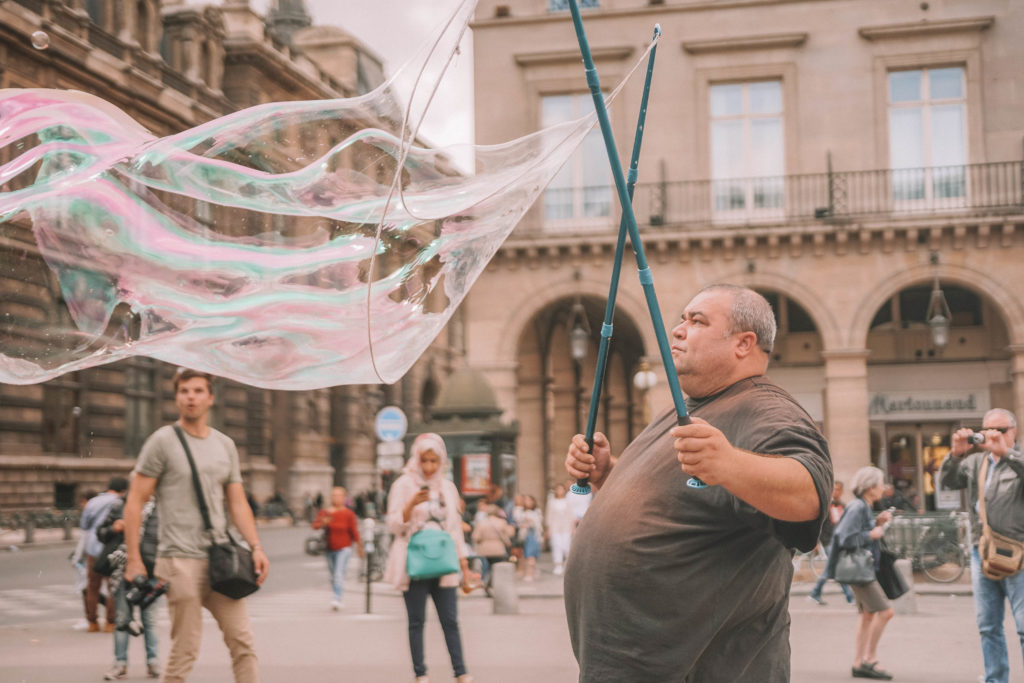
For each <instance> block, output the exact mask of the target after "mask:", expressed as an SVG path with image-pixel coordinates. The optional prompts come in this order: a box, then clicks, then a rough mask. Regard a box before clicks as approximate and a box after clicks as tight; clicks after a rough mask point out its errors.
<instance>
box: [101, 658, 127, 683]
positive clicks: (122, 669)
mask: <svg viewBox="0 0 1024 683" xmlns="http://www.w3.org/2000/svg"><path fill="white" fill-rule="evenodd" d="M122 678H128V665H127V664H121V663H120V662H114V666H112V667H110V671H108V672H107V673H105V674H103V680H105V681H117V680H120V679H122Z"/></svg>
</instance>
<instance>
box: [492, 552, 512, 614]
mask: <svg viewBox="0 0 1024 683" xmlns="http://www.w3.org/2000/svg"><path fill="white" fill-rule="evenodd" d="M491 592H492V594H493V599H494V614H519V589H518V588H517V587H516V566H515V565H514V564H512V563H511V562H496V563H495V564H494V565H493V566H492V567H491Z"/></svg>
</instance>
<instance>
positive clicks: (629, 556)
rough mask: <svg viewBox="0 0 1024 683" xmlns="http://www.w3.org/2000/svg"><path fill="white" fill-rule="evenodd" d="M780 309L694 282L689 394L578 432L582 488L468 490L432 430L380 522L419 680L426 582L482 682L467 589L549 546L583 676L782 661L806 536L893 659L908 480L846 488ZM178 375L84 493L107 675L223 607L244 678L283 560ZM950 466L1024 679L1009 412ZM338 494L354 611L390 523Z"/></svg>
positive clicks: (522, 568) (672, 673)
mask: <svg viewBox="0 0 1024 683" xmlns="http://www.w3.org/2000/svg"><path fill="white" fill-rule="evenodd" d="M775 329H776V328H775V320H774V316H773V313H772V311H771V308H770V306H769V304H768V303H767V301H766V300H765V299H764V298H763V297H761V296H760V295H759V294H757V293H756V292H753V291H752V290H749V289H746V288H742V287H736V286H732V285H711V286H708V287H705V288H704V289H703V290H701V291H700V292H698V293H697V295H696V296H695V297H694V298H693V299H692V300H691V301H690V303H689V304H688V305H687V307H686V309H685V310H684V312H683V315H682V318H681V320H680V322H679V323H678V324H677V325H676V326H675V327H674V329H673V330H672V356H673V359H674V362H675V369H676V372H677V374H678V377H679V382H680V386H681V388H682V391H683V393H684V394H685V395H686V409H687V411H688V414H687V415H685V416H683V415H680V414H678V412H677V411H678V407H674V408H673V409H670V410H667V411H665V412H664V413H663V414H661V415H658V416H655V418H654V419H653V420H652V422H651V423H650V425H649V426H648V427H647V428H646V429H645V430H644V431H643V432H642V433H641V434H640V435H639V436H638V437H637V438H636V439H634V440H633V442H632V443H630V444H628V445H627V446H626V447H625V448H623V449H622V450H621V451H616V450H613V445H612V444H611V443H610V442H609V440H608V438H607V437H606V436H605V435H604V434H601V433H596V434H594V436H593V440H592V442H591V443H588V442H587V440H586V439H584V437H583V435H576V436H575V437H573V439H572V441H571V443H570V444H569V445H568V448H567V452H566V457H565V468H566V470H565V471H566V476H567V481H566V484H559V485H557V486H555V487H554V489H553V490H552V491H551V492H550V493H549V494H548V495H547V496H545V497H544V501H543V505H541V501H540V500H538V498H537V497H536V496H534V495H532V494H528V493H523V492H511V494H512V495H506V493H505V492H504V491H503V490H502V489H501V487H500V486H492V488H491V490H490V493H489V494H488V495H487V496H484V497H482V498H480V499H478V500H473V501H470V504H469V505H467V501H466V500H464V499H463V497H462V496H461V495H460V492H459V491H458V489H457V488H456V486H455V484H454V483H453V482H452V481H450V480H449V479H448V478H446V476H445V472H446V469H447V468H446V465H447V461H448V453H447V448H446V445H445V442H444V439H443V438H442V437H441V436H440V435H438V434H433V433H426V434H421V435H419V436H418V437H417V438H416V439H415V440H414V441H413V442H412V444H411V447H410V452H409V455H408V459H407V461H406V464H405V467H404V469H403V471H402V474H401V476H399V477H398V478H397V479H396V480H395V481H394V482H393V484H392V485H391V487H390V490H389V491H388V493H387V498H386V501H387V502H386V506H385V509H386V514H385V515H384V519H383V523H384V524H385V526H386V529H387V533H388V535H389V537H390V539H391V540H390V548H389V550H388V553H387V562H386V566H385V567H384V571H383V580H384V581H385V582H386V583H388V584H389V585H391V586H393V587H394V588H396V589H397V590H399V591H400V592H401V593H402V595H403V598H404V602H405V608H406V613H407V617H408V646H409V654H410V659H411V664H412V675H413V677H414V678H415V680H416V681H417V682H418V683H427V681H428V680H429V679H428V676H429V674H428V668H427V662H426V661H425V656H424V647H423V632H424V628H425V625H426V604H427V601H428V598H429V599H430V600H431V601H432V602H433V604H434V606H435V609H436V612H437V614H438V617H439V620H440V622H441V627H442V630H443V632H444V638H445V643H446V645H447V649H448V654H449V656H450V659H451V666H452V673H453V675H454V676H455V678H456V681H458V682H459V683H469V682H470V681H472V676H471V674H470V673H469V666H468V663H467V659H468V657H467V656H466V655H467V653H465V652H464V651H463V647H462V639H461V634H460V631H459V621H458V594H459V591H460V590H461V592H463V593H466V594H468V593H470V592H472V591H474V590H483V591H490V590H491V588H492V583H491V582H492V577H493V571H492V567H493V565H494V564H495V563H496V562H503V561H512V562H514V563H515V565H516V573H517V575H518V577H519V579H520V580H522V581H524V582H530V581H533V580H535V578H536V577H537V572H538V566H537V559H538V556H539V555H540V553H541V551H542V548H543V547H544V546H545V545H546V546H547V547H549V548H550V551H551V554H552V558H553V561H554V568H553V572H554V573H555V574H558V575H563V576H564V593H565V607H566V617H567V622H568V629H569V634H570V639H571V642H572V648H573V653H574V654H575V656H576V659H577V662H578V663H579V667H580V680H581V681H587V682H598V681H600V682H601V683H614V682H616V681H621V682H622V683H627V682H628V683H633V682H635V681H640V680H643V681H668V680H680V677H681V679H682V680H683V681H686V682H687V683H706V682H712V683H714V682H719V681H720V682H723V683H726V682H729V683H735V682H740V681H749V682H751V683H754V682H756V683H764V682H765V681H770V682H772V683H775V682H780V681H788V680H789V678H790V645H789V624H790V621H789V616H788V606H789V597H790V588H791V582H792V576H793V567H792V563H791V560H792V557H793V552H794V550H799V551H802V552H808V551H810V550H812V549H814V548H815V547H816V545H817V544H818V543H823V545H824V546H825V547H827V549H828V556H829V561H828V566H827V568H826V571H825V573H824V575H823V576H822V578H821V580H820V581H819V583H818V584H817V585H816V586H815V587H814V589H813V590H812V592H811V594H810V598H811V599H812V600H814V601H815V602H818V603H820V604H823V600H822V597H821V596H822V593H821V591H822V587H823V585H824V583H825V582H826V581H827V580H829V579H835V580H838V581H839V582H840V583H841V584H843V590H844V593H845V595H846V598H847V600H848V601H850V602H851V603H852V604H854V605H856V609H857V610H858V612H859V615H860V617H859V620H858V623H857V626H856V628H855V630H854V631H853V632H852V633H851V639H852V641H853V647H852V648H851V649H852V653H853V657H852V664H851V669H850V675H851V677H853V678H869V679H878V680H890V679H893V678H895V677H897V676H898V673H893V672H892V671H890V669H891V668H893V667H891V666H890V667H889V668H884V667H883V666H882V665H881V663H880V662H879V659H878V645H879V642H880V641H881V638H882V636H883V634H884V632H885V630H886V628H887V627H889V625H890V623H891V622H892V620H893V614H894V613H893V609H892V604H891V600H892V599H894V597H895V596H894V593H893V591H895V593H896V594H898V593H899V586H898V585H897V586H896V588H891V586H890V582H891V576H889V574H887V571H886V566H887V564H886V549H885V548H884V547H883V545H882V543H881V541H882V538H883V536H884V532H885V528H886V526H887V525H888V524H889V523H890V522H891V519H892V515H893V508H895V507H896V505H895V502H898V500H899V499H898V498H897V495H896V494H897V492H896V491H894V490H893V489H892V488H891V486H888V488H887V483H886V481H885V473H884V472H883V471H882V470H881V469H878V468H876V467H871V466H869V467H864V468H862V469H860V470H859V471H857V472H856V474H855V475H854V476H853V478H852V480H851V481H850V488H851V490H852V498H851V499H849V500H848V501H844V500H843V496H844V487H843V485H842V483H841V482H836V481H834V478H833V473H832V465H831V460H830V455H829V452H828V445H827V443H826V441H825V438H824V437H823V435H822V434H821V431H820V430H819V428H818V426H817V425H816V424H815V422H814V421H813V420H812V419H811V418H810V416H809V415H808V414H807V413H806V411H804V410H803V409H802V408H801V407H800V406H799V404H798V403H797V402H796V401H795V400H794V399H793V398H792V397H791V396H790V395H789V394H788V393H786V392H785V391H784V390H782V389H781V388H780V387H778V386H777V385H775V384H774V383H772V382H771V381H770V380H769V379H768V378H767V377H766V376H765V374H764V373H765V371H766V368H767V365H768V360H769V358H770V356H771V351H772V345H773V342H774V336H775ZM174 389H175V400H176V404H177V408H178V412H179V419H178V421H177V422H176V423H175V424H173V425H167V426H164V427H161V428H160V429H158V430H157V431H156V432H154V433H153V434H152V435H151V436H150V438H149V439H148V440H147V441H146V443H145V444H144V445H143V447H142V449H141V452H140V454H139V457H138V461H137V464H136V466H135V468H134V470H133V472H132V474H131V477H130V480H128V479H125V478H121V477H114V478H112V479H111V480H110V482H109V485H108V488H107V490H105V491H104V492H102V493H100V494H98V495H96V496H94V497H91V499H89V500H88V501H87V502H85V504H84V508H83V512H82V518H81V519H82V522H81V525H82V529H83V532H84V533H83V535H82V540H81V543H80V544H79V547H78V549H77V550H76V552H75V554H74V555H73V558H72V560H73V563H74V565H75V567H76V568H77V569H78V571H79V584H78V586H77V589H79V590H81V591H82V594H83V601H84V610H85V621H84V622H83V625H84V629H85V630H87V631H89V632H93V633H112V634H113V642H112V643H111V647H112V649H113V663H112V665H111V668H110V669H109V671H107V672H106V673H105V674H104V676H103V677H104V678H105V679H106V680H116V679H120V678H124V677H126V676H127V675H128V673H127V672H128V653H129V650H130V649H131V648H130V647H129V645H130V642H131V640H132V636H133V635H142V636H143V638H142V642H143V643H144V644H145V657H146V660H145V666H146V672H147V675H148V676H150V677H153V678H157V677H159V678H160V679H161V680H162V681H165V682H178V681H184V680H186V679H187V677H188V675H189V673H190V671H191V669H192V667H193V664H194V663H195V661H196V658H197V656H198V654H199V644H200V637H199V634H200V630H201V620H202V613H203V610H204V609H205V610H206V611H208V612H209V613H211V614H212V616H213V617H214V619H215V621H216V623H217V626H218V627H219V629H220V630H221V631H222V632H223V636H224V642H225V643H226V645H227V647H228V650H229V652H230V655H231V662H232V669H233V672H234V679H235V681H236V682H239V683H253V682H255V681H258V680H259V660H258V656H257V652H256V646H255V643H254V639H253V635H252V629H251V627H250V623H249V616H248V613H247V610H246V601H245V597H244V596H245V595H247V594H249V593H251V592H252V591H254V590H256V589H258V588H259V585H260V584H262V583H263V582H264V581H265V580H266V579H267V577H268V576H269V573H270V561H269V559H268V558H267V556H266V554H265V553H264V551H263V548H262V546H261V544H260V539H259V535H258V531H257V526H256V524H255V519H254V515H253V505H252V501H251V496H248V495H247V494H246V492H245V490H244V489H243V486H242V477H241V474H240V469H239V462H238V452H237V450H236V448H235V444H234V443H233V442H232V441H231V439H230V438H228V437H227V436H226V435H224V434H223V433H221V432H219V431H218V430H216V429H213V428H212V427H211V426H210V425H209V424H208V422H207V417H208V413H209V410H210V408H211V407H212V405H213V402H214V394H213V381H212V377H211V376H210V375H208V374H205V373H201V372H197V371H193V370H187V369H183V370H180V371H179V372H178V373H177V374H176V375H175V378H174ZM683 417H685V418H686V419H682V418H683ZM938 476H939V477H940V478H941V482H942V485H943V486H944V487H946V488H948V489H952V490H965V491H966V493H967V502H968V506H967V507H968V511H969V513H970V517H971V523H972V527H973V531H974V533H973V534H972V538H973V539H974V540H975V543H974V546H973V547H972V548H971V562H970V565H971V578H972V588H973V593H974V600H975V606H976V614H977V630H978V634H979V639H980V646H981V651H982V655H983V659H984V673H983V675H982V676H981V678H980V679H979V680H983V681H985V682H986V683H1008V677H1009V665H1008V657H1009V655H1008V651H1007V645H1006V639H1005V635H1004V633H1003V618H1004V610H1005V605H1006V602H1007V601H1009V604H1010V608H1011V613H1012V615H1013V618H1014V620H1015V621H1016V624H1017V630H1018V636H1019V637H1020V639H1021V643H1022V646H1024V573H1022V572H1021V571H1020V570H1021V566H1022V563H1024V461H1022V459H1021V454H1020V451H1019V449H1018V445H1017V423H1016V418H1015V416H1014V415H1013V414H1012V413H1011V412H1009V411H1007V410H1004V409H999V408H996V409H993V410H989V411H988V412H987V413H986V414H985V416H984V419H983V422H982V424H981V425H980V426H979V427H977V428H976V429H972V428H966V427H965V428H963V429H960V430H958V431H956V432H955V433H954V434H953V436H952V447H951V449H950V452H949V454H948V455H947V456H946V458H945V460H944V461H943V462H942V464H941V469H940V471H939V474H938ZM576 479H588V480H589V482H590V485H591V486H592V488H593V490H594V494H593V495H592V497H587V498H583V497H578V496H568V495H567V489H568V486H567V485H568V483H570V482H571V481H572V480H576ZM327 493H328V501H327V503H326V504H324V503H323V492H321V493H319V494H318V495H317V497H316V498H314V497H313V496H312V495H309V496H307V500H306V501H305V512H306V517H307V520H308V521H309V523H310V524H311V526H312V527H313V529H315V530H316V532H317V533H318V534H323V548H324V555H325V558H326V569H327V578H328V581H327V582H326V584H327V586H329V591H328V588H325V600H324V604H325V609H333V610H338V609H340V608H341V606H342V605H343V601H344V597H345V596H344V579H345V575H346V571H347V567H348V563H349V560H350V558H351V556H352V555H353V554H357V555H359V556H360V557H363V556H364V555H365V553H364V547H363V546H364V542H366V541H369V540H372V539H369V538H367V539H364V538H363V537H362V536H361V533H360V523H359V519H358V517H357V515H356V514H355V512H354V511H353V510H352V507H355V501H353V500H352V499H350V497H349V496H348V494H347V492H346V491H345V489H343V488H340V487H339V488H334V489H333V490H331V491H330V492H327ZM318 499H319V501H318ZM901 504H902V503H901ZM878 506H883V507H881V509H878ZM362 507H364V509H365V505H364V506H362ZM229 520H230V522H229ZM224 557H228V558H230V559H229V560H228V561H226V563H225V561H224V560H223V558H224ZM226 566H227V568H225V567H226ZM225 573H226V574H227V575H226V576H225ZM896 583H897V584H898V581H897V582H896ZM904 590H905V589H904ZM161 599H163V600H166V604H167V609H168V613H169V616H170V620H171V631H170V633H171V642H170V644H169V646H166V648H165V649H163V650H162V644H161V643H159V642H158V641H157V637H156V631H155V629H154V627H153V623H154V616H153V610H154V605H155V604H157V602H158V601H159V600H161ZM101 606H102V607H103V608H104V610H105V611H104V616H105V622H104V624H103V625H102V626H101V623H100V620H99V615H100V607H101ZM161 652H165V654H163V655H162V654H161Z"/></svg>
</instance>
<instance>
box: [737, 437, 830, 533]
mask: <svg viewBox="0 0 1024 683" xmlns="http://www.w3.org/2000/svg"><path fill="white" fill-rule="evenodd" d="M737 452H738V463H737V464H738V466H737V467H736V469H735V471H734V473H733V476H732V477H730V478H729V480H728V481H726V482H722V487H723V488H725V489H726V490H727V491H729V492H730V493H732V494H733V495H735V496H736V497H737V498H739V499H740V500H742V501H744V502H746V503H748V504H750V505H752V506H754V507H755V508H757V509H758V510H760V511H761V512H763V513H765V514H766V515H768V516H769V517H772V518H774V519H778V520H781V521H784V522H809V521H811V520H815V519H817V518H818V516H819V515H820V514H821V499H820V498H819V496H818V490H817V487H815V485H814V479H813V478H812V477H811V473H810V472H808V471H807V468H806V467H804V466H803V465H802V464H801V463H800V462H799V461H798V460H795V459H793V458H786V457H780V456H773V455H762V454H759V453H751V452H749V451H743V450H739V449H737Z"/></svg>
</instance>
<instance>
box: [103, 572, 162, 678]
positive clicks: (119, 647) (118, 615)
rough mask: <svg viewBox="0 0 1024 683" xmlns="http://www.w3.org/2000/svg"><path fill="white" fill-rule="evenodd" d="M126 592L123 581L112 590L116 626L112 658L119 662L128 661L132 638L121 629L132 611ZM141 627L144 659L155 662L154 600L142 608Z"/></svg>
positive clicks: (128, 619)
mask: <svg viewBox="0 0 1024 683" xmlns="http://www.w3.org/2000/svg"><path fill="white" fill-rule="evenodd" d="M126 592H127V591H126V590H125V587H124V581H121V582H119V583H118V586H117V588H116V589H115V590H114V615H115V616H114V623H115V624H116V626H117V628H116V630H115V631H114V659H115V660H117V662H118V663H119V664H127V663H128V641H130V640H131V638H132V636H131V634H130V633H128V631H122V630H121V627H122V626H127V625H128V622H130V621H131V620H132V612H133V611H134V610H132V609H129V605H128V601H127V600H126V599H125V593H126ZM142 628H143V629H144V630H143V632H142V637H143V639H144V640H145V641H146V661H147V662H156V661H157V660H158V659H159V657H160V651H159V649H158V648H157V640H156V603H155V602H154V603H153V604H151V605H150V606H149V607H147V608H146V609H144V610H142Z"/></svg>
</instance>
